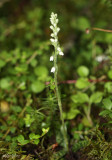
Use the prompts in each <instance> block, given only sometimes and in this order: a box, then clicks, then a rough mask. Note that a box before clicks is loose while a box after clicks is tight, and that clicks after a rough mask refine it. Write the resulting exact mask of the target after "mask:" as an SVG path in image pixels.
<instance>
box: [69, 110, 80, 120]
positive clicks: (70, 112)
mask: <svg viewBox="0 0 112 160" xmlns="http://www.w3.org/2000/svg"><path fill="white" fill-rule="evenodd" d="M79 113H80V111H79V110H78V109H71V110H70V111H69V112H68V113H66V119H69V120H71V119H74V118H75V117H76V116H77V115H78V114H79Z"/></svg>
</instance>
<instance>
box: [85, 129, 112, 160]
mask: <svg viewBox="0 0 112 160" xmlns="http://www.w3.org/2000/svg"><path fill="white" fill-rule="evenodd" d="M83 152H84V154H85V153H86V154H87V155H88V158H89V159H92V160H95V159H97V160H100V159H102V160H110V159H111V157H112V142H110V141H107V140H106V139H105V137H104V135H103V134H102V133H101V131H100V130H99V129H96V131H95V132H93V136H92V138H91V139H88V144H87V146H86V147H85V149H84V151H83Z"/></svg>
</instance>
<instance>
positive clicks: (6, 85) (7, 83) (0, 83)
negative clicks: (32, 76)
mask: <svg viewBox="0 0 112 160" xmlns="http://www.w3.org/2000/svg"><path fill="white" fill-rule="evenodd" d="M0 87H1V88H2V89H8V88H9V87H10V81H9V79H8V78H2V79H1V80H0Z"/></svg>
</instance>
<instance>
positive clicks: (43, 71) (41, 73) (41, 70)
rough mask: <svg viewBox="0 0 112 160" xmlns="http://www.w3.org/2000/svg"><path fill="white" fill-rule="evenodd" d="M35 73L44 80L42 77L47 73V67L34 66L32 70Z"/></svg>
mask: <svg viewBox="0 0 112 160" xmlns="http://www.w3.org/2000/svg"><path fill="white" fill-rule="evenodd" d="M34 73H35V75H37V76H39V77H41V79H43V80H45V79H44V78H46V77H47V75H48V73H49V72H48V69H47V68H46V67H45V66H39V67H36V68H35V70H34Z"/></svg>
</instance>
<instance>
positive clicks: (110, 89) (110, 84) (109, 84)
mask: <svg viewBox="0 0 112 160" xmlns="http://www.w3.org/2000/svg"><path fill="white" fill-rule="evenodd" d="M104 87H105V89H106V90H107V92H108V93H112V82H107V83H105V85H104Z"/></svg>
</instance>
